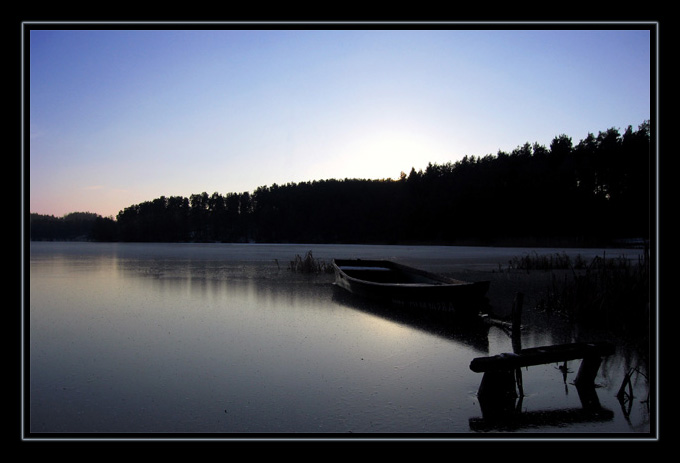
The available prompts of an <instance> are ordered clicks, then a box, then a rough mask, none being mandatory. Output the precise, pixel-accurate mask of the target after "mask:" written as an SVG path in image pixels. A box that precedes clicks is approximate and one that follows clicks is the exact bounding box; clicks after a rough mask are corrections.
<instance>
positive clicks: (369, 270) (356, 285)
mask: <svg viewBox="0 0 680 463" xmlns="http://www.w3.org/2000/svg"><path fill="white" fill-rule="evenodd" d="M333 270H334V272H335V284H336V285H337V286H339V287H341V288H344V289H346V290H347V291H349V292H350V293H353V294H356V295H359V296H363V297H367V298H371V299H377V300H382V301H389V302H394V303H399V304H406V305H427V306H434V307H436V308H441V309H445V310H455V311H456V312H464V311H467V310H468V309H469V310H473V308H474V306H475V304H476V303H478V302H481V301H483V300H485V295H486V292H487V291H488V289H489V284H490V282H489V281H481V282H468V281H460V280H455V279H452V278H448V277H445V276H443V275H438V274H435V273H430V272H426V271H424V270H420V269H416V268H413V267H408V266H406V265H402V264H398V263H396V262H392V261H388V260H363V259H335V260H333Z"/></svg>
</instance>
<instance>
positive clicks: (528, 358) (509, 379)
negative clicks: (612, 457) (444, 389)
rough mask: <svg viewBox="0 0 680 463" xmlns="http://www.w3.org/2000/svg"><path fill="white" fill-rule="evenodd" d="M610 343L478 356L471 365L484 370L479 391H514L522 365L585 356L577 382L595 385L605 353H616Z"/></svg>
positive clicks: (496, 392)
mask: <svg viewBox="0 0 680 463" xmlns="http://www.w3.org/2000/svg"><path fill="white" fill-rule="evenodd" d="M614 350H615V348H614V345H612V344H610V343H573V344H558V345H552V346H543V347H532V348H530V349H522V350H520V351H519V352H518V353H504V354H498V355H493V356H490V357H478V358H475V359H473V360H472V362H471V363H470V369H471V370H472V371H474V372H476V373H484V376H483V377H482V384H481V385H480V387H479V393H478V395H484V394H489V393H492V394H499V393H501V394H510V393H514V385H515V383H514V378H513V376H514V371H515V370H517V369H518V368H521V367H528V366H532V365H544V364H547V363H559V362H566V361H569V360H576V359H583V360H582V361H581V366H580V367H579V370H578V373H577V375H576V379H575V380H574V384H575V385H576V386H577V387H591V386H593V387H594V384H595V377H596V376H597V371H598V369H599V368H600V363H601V361H602V359H601V358H602V357H605V356H608V355H611V354H613V353H614Z"/></svg>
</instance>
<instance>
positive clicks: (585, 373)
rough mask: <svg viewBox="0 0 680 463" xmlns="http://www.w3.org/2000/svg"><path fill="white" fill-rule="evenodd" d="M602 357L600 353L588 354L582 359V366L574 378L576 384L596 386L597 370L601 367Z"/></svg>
mask: <svg viewBox="0 0 680 463" xmlns="http://www.w3.org/2000/svg"><path fill="white" fill-rule="evenodd" d="M600 363H602V359H601V358H600V356H599V355H586V356H585V357H583V360H581V366H580V367H579V369H578V373H577V374H576V379H574V384H575V385H576V386H579V387H594V386H595V378H596V377H597V371H598V370H599V369H600Z"/></svg>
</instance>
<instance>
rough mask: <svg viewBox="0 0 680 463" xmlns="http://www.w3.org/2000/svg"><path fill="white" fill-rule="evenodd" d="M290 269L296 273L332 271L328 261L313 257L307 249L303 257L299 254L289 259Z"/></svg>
mask: <svg viewBox="0 0 680 463" xmlns="http://www.w3.org/2000/svg"><path fill="white" fill-rule="evenodd" d="M289 268H290V270H292V271H293V272H297V273H333V266H332V265H331V264H329V263H328V262H325V261H323V260H320V259H315V258H314V255H313V254H312V251H307V254H305V257H301V256H300V255H299V254H296V255H295V258H294V259H293V260H292V261H290V267H289Z"/></svg>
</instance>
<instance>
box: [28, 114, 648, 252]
mask: <svg viewBox="0 0 680 463" xmlns="http://www.w3.org/2000/svg"><path fill="white" fill-rule="evenodd" d="M650 147H651V144H650V124H649V121H646V122H644V123H643V124H641V125H640V126H639V127H638V129H637V130H634V129H633V128H632V127H631V126H629V127H628V128H627V129H626V130H625V131H624V132H623V133H620V131H619V130H618V129H614V128H612V129H608V130H607V131H604V132H599V134H598V135H597V136H595V135H593V134H592V133H591V134H588V136H587V137H586V138H585V139H583V140H581V141H580V142H578V143H577V144H574V143H573V142H572V140H571V138H570V137H568V136H566V135H560V136H557V137H555V138H554V139H553V141H552V142H551V144H550V146H549V147H545V146H542V145H539V144H533V145H532V144H529V143H525V144H524V145H522V146H518V147H517V148H516V149H515V150H513V151H512V152H510V153H507V152H503V151H499V152H498V153H497V154H496V155H486V156H483V157H475V156H465V157H464V158H463V159H462V160H460V161H457V162H455V163H446V164H443V165H438V164H432V163H430V164H429V165H428V166H427V168H426V169H425V170H420V171H416V170H415V169H411V171H410V172H409V173H405V172H404V173H402V175H401V178H399V179H398V180H391V179H389V180H363V179H344V180H319V181H310V182H302V183H288V184H286V185H277V184H274V185H271V186H262V187H259V188H257V189H256V190H255V191H254V192H252V193H248V192H245V193H228V194H226V195H223V194H220V193H217V192H215V193H213V194H212V195H209V194H207V193H205V192H203V193H200V194H193V195H191V196H190V197H188V198H186V197H180V196H170V197H165V196H162V197H160V198H157V199H154V200H151V201H146V202H143V203H141V204H136V205H131V206H129V207H127V208H125V209H124V210H122V211H120V212H119V213H118V215H117V216H116V218H115V219H114V218H113V217H108V218H105V217H101V216H99V215H97V214H92V213H73V214H67V215H66V216H64V217H61V218H56V217H54V216H46V215H39V214H31V215H30V235H31V240H91V241H121V242H260V243H264V242H266V243H366V244H378V243H380V244H406V243H411V244H478V245H513V244H518V245H520V244H521V245H557V244H559V245H578V246H595V245H598V246H599V245H608V244H611V243H613V242H614V241H616V240H621V239H631V238H636V239H649V237H650V226H651V223H652V222H651V216H650V214H651V211H652V207H651V201H652V194H651V193H652V190H651V187H652V184H651V172H652V170H653V166H652V162H653V158H652V156H651V151H650Z"/></svg>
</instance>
